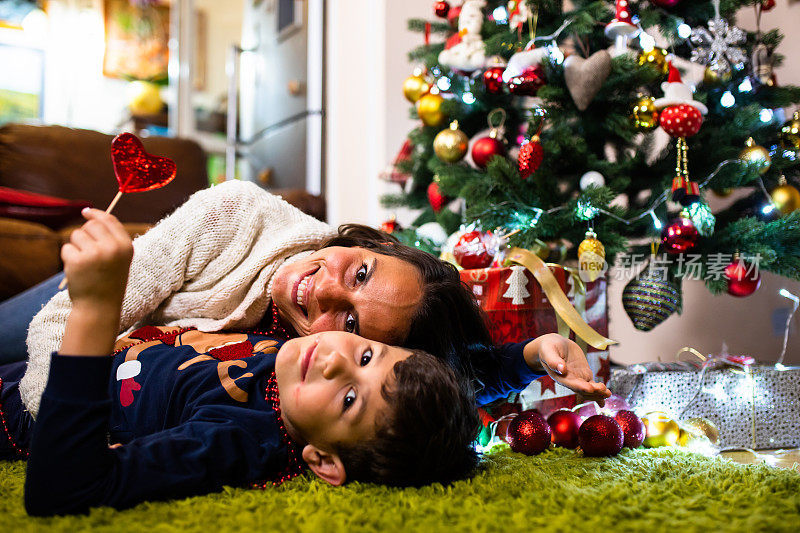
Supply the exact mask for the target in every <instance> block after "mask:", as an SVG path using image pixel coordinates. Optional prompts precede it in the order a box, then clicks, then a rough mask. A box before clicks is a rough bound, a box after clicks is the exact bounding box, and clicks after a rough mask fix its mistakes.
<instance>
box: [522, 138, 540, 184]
mask: <svg viewBox="0 0 800 533" xmlns="http://www.w3.org/2000/svg"><path fill="white" fill-rule="evenodd" d="M518 157H519V159H518V165H519V175H520V176H522V178H523V179H527V178H528V177H529V176H530V175H531V174H533V173H534V172H536V170H537V169H538V168H539V165H541V164H542V159H544V148H542V143H540V142H539V138H538V137H534V138H533V139H531V140H530V141H529V142H527V143H525V144H523V145H522V146H520V147H519V156H518Z"/></svg>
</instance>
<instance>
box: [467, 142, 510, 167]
mask: <svg viewBox="0 0 800 533" xmlns="http://www.w3.org/2000/svg"><path fill="white" fill-rule="evenodd" d="M470 154H471V155H472V162H473V163H475V164H476V165H478V166H479V167H480V168H486V165H488V164H489V161H491V159H492V158H493V157H494V156H496V155H499V156H504V155H506V147H505V145H504V144H503V143H502V142H500V141H499V140H498V139H496V138H494V137H483V138H480V139H478V140H477V141H475V142H474V143H473V144H472V152H470Z"/></svg>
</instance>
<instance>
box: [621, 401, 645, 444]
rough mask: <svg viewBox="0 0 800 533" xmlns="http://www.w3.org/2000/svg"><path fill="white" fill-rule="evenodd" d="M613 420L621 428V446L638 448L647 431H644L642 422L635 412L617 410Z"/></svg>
mask: <svg viewBox="0 0 800 533" xmlns="http://www.w3.org/2000/svg"><path fill="white" fill-rule="evenodd" d="M614 420H616V421H617V423H618V424H619V427H621V428H622V435H623V438H624V441H623V443H622V445H623V446H625V447H626V448H638V447H639V446H641V445H642V443H643V442H644V437H645V435H646V433H647V432H646V431H645V427H644V422H642V419H641V418H639V417H638V416H636V413H634V412H633V411H625V410H623V411H618V412H617V414H616V416H614Z"/></svg>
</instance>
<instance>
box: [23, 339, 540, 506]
mask: <svg viewBox="0 0 800 533" xmlns="http://www.w3.org/2000/svg"><path fill="white" fill-rule="evenodd" d="M152 329H153V330H155V329H156V328H152ZM163 329H165V328H162V330H163ZM172 329H173V330H174V329H175V328H172ZM151 333H152V332H151ZM158 339H160V340H158ZM220 339H221V340H220ZM128 341H129V342H127V343H128V344H132V346H129V347H128V348H126V349H123V350H122V351H120V352H118V353H116V354H115V355H114V357H74V356H63V355H57V354H53V356H52V363H51V367H50V378H49V381H48V384H47V388H46V389H45V393H44V395H43V396H42V402H41V406H40V409H39V416H38V418H37V420H36V423H35V424H34V427H33V436H32V439H31V445H30V458H29V460H28V474H27V479H26V483H25V506H26V509H27V510H28V512H29V513H30V514H32V515H53V514H64V513H74V512H83V511H86V510H87V509H88V508H89V507H92V506H99V505H110V506H113V507H117V508H124V507H128V506H131V505H134V504H136V503H139V502H141V501H145V500H153V499H169V498H179V497H184V496H190V495H195V494H203V493H208V492H214V491H218V490H220V489H221V487H222V486H223V485H246V484H249V483H252V482H258V481H262V480H265V479H271V478H273V477H275V476H277V475H280V474H281V473H283V472H284V471H285V469H286V468H287V462H288V454H289V450H288V449H287V442H286V441H285V440H284V439H283V438H282V436H281V435H282V433H281V430H280V421H279V420H278V417H277V416H276V414H275V411H274V410H273V409H272V406H271V404H270V403H269V402H267V400H266V399H265V388H266V385H267V379H268V378H269V376H270V375H271V374H272V373H273V372H274V366H275V355H274V353H275V352H277V348H278V341H275V340H272V339H269V338H267V337H263V336H257V335H246V336H245V335H244V334H224V333H223V334H204V333H200V332H197V331H196V330H190V331H188V332H186V331H184V332H183V333H181V334H180V335H175V334H172V335H166V336H163V335H161V336H160V337H159V336H158V335H155V340H149V341H145V342H142V341H141V340H138V341H136V340H130V339H129V340H128ZM125 342H126V341H125V340H123V343H125ZM226 343H228V344H226ZM230 343H232V344H230ZM222 344H226V345H225V346H224V347H223V348H216V349H214V348H213V346H221V345H222ZM524 346H525V343H519V344H508V345H505V346H504V347H503V349H502V350H499V351H496V352H494V354H493V359H494V360H493V361H492V364H491V365H486V366H484V370H483V372H481V373H480V374H481V375H480V383H479V384H478V385H479V387H478V401H479V403H481V404H485V403H488V402H490V401H492V400H494V399H497V398H500V397H505V396H507V395H508V394H509V393H510V392H513V391H518V390H521V389H523V388H524V387H525V386H527V384H528V383H530V381H532V380H533V379H535V378H537V377H539V376H540V374H537V373H535V372H533V371H531V370H530V369H529V368H528V366H527V365H526V364H525V361H524V358H523V356H522V351H523V348H524ZM252 353H255V354H256V355H252V356H250V357H248V355H250V354H252ZM116 443H120V444H123V446H121V447H117V448H109V444H116Z"/></svg>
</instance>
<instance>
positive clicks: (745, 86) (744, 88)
mask: <svg viewBox="0 0 800 533" xmlns="http://www.w3.org/2000/svg"><path fill="white" fill-rule="evenodd" d="M752 90H753V84H752V83H750V78H745V79H744V81H743V82H742V83H740V84H739V92H740V93H749V92H750V91H752Z"/></svg>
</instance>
